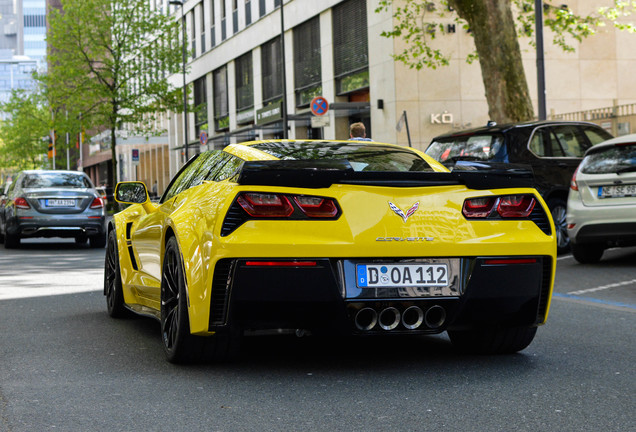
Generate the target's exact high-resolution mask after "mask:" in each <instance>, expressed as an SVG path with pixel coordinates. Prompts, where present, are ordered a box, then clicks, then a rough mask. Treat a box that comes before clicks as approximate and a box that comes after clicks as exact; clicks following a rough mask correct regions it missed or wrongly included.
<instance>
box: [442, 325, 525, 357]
mask: <svg viewBox="0 0 636 432" xmlns="http://www.w3.org/2000/svg"><path fill="white" fill-rule="evenodd" d="M536 333H537V328H536V327H504V328H483V329H482V328H480V329H473V330H465V331H452V330H449V331H448V336H449V337H450V340H451V342H452V343H453V346H454V347H455V348H456V349H457V350H458V351H460V352H463V353H467V354H513V353H516V352H518V351H521V350H523V349H524V348H526V347H527V346H528V345H530V343H531V342H532V340H533V339H534V336H535V334H536Z"/></svg>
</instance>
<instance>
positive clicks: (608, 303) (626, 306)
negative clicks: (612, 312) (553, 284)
mask: <svg viewBox="0 0 636 432" xmlns="http://www.w3.org/2000/svg"><path fill="white" fill-rule="evenodd" d="M552 297H553V298H557V299H564V300H574V301H577V302H581V303H597V304H600V305H603V306H610V307H611V308H622V309H633V310H636V305H633V304H629V303H621V302H614V301H609V300H601V299H597V298H592V297H579V296H576V295H571V294H559V293H554V294H552Z"/></svg>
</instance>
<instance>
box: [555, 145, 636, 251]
mask: <svg viewBox="0 0 636 432" xmlns="http://www.w3.org/2000/svg"><path fill="white" fill-rule="evenodd" d="M567 222H568V234H569V236H570V239H572V254H573V255H574V258H575V259H576V260H577V261H578V262H580V263H594V262H597V261H599V260H600V259H601V257H602V256H603V251H604V250H605V249H607V248H609V247H624V246H635V245H636V134H632V135H625V136H622V137H618V138H614V139H610V140H608V141H605V142H603V143H601V144H597V145H595V146H594V147H592V148H590V149H589V150H588V151H587V152H586V153H585V157H584V158H583V161H582V162H581V165H579V167H578V169H577V170H576V172H575V174H574V176H573V177H572V183H571V186H570V195H569V197H568V212H567Z"/></svg>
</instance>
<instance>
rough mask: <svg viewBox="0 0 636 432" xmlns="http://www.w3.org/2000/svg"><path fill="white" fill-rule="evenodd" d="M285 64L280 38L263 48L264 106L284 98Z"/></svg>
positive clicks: (264, 45)
mask: <svg viewBox="0 0 636 432" xmlns="http://www.w3.org/2000/svg"><path fill="white" fill-rule="evenodd" d="M282 69H283V62H282V56H281V44H280V36H279V37H277V38H276V39H272V40H271V41H269V42H267V43H265V44H263V45H262V46H261V71H262V77H263V105H267V104H268V103H270V102H274V101H277V100H279V99H282V97H283V71H282Z"/></svg>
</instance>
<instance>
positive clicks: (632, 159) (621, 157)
mask: <svg viewBox="0 0 636 432" xmlns="http://www.w3.org/2000/svg"><path fill="white" fill-rule="evenodd" d="M579 171H580V172H582V173H584V174H608V173H620V172H634V171H636V143H631V144H627V145H624V144H623V145H618V146H613V147H607V148H606V149H603V150H601V151H598V152H594V153H591V154H589V155H587V156H586V157H585V159H583V162H581V167H580V168H579Z"/></svg>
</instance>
